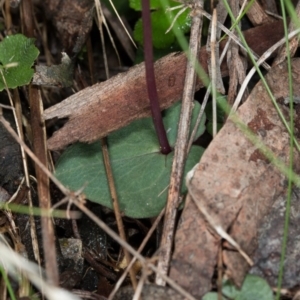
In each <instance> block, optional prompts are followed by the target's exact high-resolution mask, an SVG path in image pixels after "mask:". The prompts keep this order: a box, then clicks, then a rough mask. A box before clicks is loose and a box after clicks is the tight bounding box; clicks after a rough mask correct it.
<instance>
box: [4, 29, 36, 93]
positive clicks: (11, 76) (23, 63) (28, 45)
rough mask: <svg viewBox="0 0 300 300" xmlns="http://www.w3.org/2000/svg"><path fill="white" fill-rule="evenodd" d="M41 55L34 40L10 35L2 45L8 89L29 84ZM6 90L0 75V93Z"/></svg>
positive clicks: (18, 35) (20, 35)
mask: <svg viewBox="0 0 300 300" xmlns="http://www.w3.org/2000/svg"><path fill="white" fill-rule="evenodd" d="M38 54H39V50H38V49H37V48H36V47H35V46H34V41H33V39H29V38H26V37H25V36H24V35H22V34H16V35H9V36H7V37H6V38H5V39H4V40H3V41H2V42H1V43H0V63H1V69H2V72H3V76H4V78H5V81H6V84H7V86H8V88H16V87H18V86H22V85H25V84H28V83H29V82H30V80H31V78H32V76H33V73H34V70H33V69H32V65H33V63H34V61H35V59H36V58H37V56H38ZM4 88H5V83H4V81H3V77H2V75H1V74H0V91H2V90H3V89H4Z"/></svg>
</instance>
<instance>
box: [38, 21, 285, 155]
mask: <svg viewBox="0 0 300 300" xmlns="http://www.w3.org/2000/svg"><path fill="white" fill-rule="evenodd" d="M283 34H284V33H283V27H282V22H281V21H277V22H274V23H272V24H266V25H263V26H258V27H255V28H253V29H249V30H247V31H245V32H244V35H245V38H246V40H247V43H248V45H249V46H250V48H252V50H253V51H254V52H256V53H257V54H258V55H261V54H262V53H263V52H265V51H266V50H267V49H268V48H269V47H271V46H272V45H273V44H274V43H276V42H277V41H278V40H280V39H281V38H282V37H283ZM224 43H225V41H223V42H222V43H221V45H220V47H221V48H222V46H223V45H224ZM199 62H200V64H201V66H202V68H203V69H204V71H205V72H207V53H206V49H205V47H202V48H201V50H200V55H199ZM185 66H186V56H185V54H184V53H183V52H177V53H171V54H169V55H167V56H165V57H163V58H161V59H160V60H158V61H157V62H156V63H155V77H156V82H157V91H158V96H159V101H160V107H161V109H162V110H163V109H165V108H167V107H170V106H171V105H172V104H173V103H175V102H176V101H179V100H180V98H181V96H182V91H183V85H184V78H185ZM221 74H222V76H223V77H224V76H227V75H228V68H227V66H226V64H225V63H224V64H222V66H221ZM201 87H203V83H202V82H201V81H200V80H198V81H197V84H196V90H199V89H200V88H201ZM150 115H151V113H150V105H149V99H148V96H147V90H146V80H145V67H144V63H141V64H139V65H137V66H134V67H132V68H131V69H130V70H129V71H128V72H126V73H121V74H119V75H117V76H115V77H112V78H111V79H109V80H107V81H105V82H101V83H97V84H95V85H93V86H91V87H88V88H86V89H84V90H82V91H80V92H78V93H76V94H74V95H72V96H70V97H68V98H67V99H65V100H64V101H62V102H60V103H58V104H56V105H54V106H52V107H50V108H48V109H46V110H45V112H44V119H45V120H49V119H53V118H68V121H67V122H66V124H65V125H64V126H63V127H62V128H60V129H59V130H58V131H56V132H55V133H54V134H53V136H52V137H51V138H50V139H49V140H48V147H49V149H50V150H57V149H62V148H64V147H66V146H67V145H68V144H71V143H74V142H77V141H80V142H88V143H90V142H93V141H95V140H97V139H100V138H102V137H104V136H107V135H108V134H109V133H110V132H112V131H114V130H117V129H119V128H121V127H124V126H126V125H128V124H129V123H130V122H132V121H133V120H136V119H139V118H143V117H147V116H150Z"/></svg>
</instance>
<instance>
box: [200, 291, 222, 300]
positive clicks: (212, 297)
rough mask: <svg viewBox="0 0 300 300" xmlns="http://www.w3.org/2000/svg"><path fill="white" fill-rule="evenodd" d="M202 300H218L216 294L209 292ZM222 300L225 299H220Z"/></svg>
mask: <svg viewBox="0 0 300 300" xmlns="http://www.w3.org/2000/svg"><path fill="white" fill-rule="evenodd" d="M202 300H218V293H215V292H209V293H207V294H205V295H204V296H203V297H202ZM222 300H225V298H224V297H222Z"/></svg>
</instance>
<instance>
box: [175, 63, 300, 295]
mask: <svg viewBox="0 0 300 300" xmlns="http://www.w3.org/2000/svg"><path fill="white" fill-rule="evenodd" d="M292 69H293V80H294V85H293V89H294V93H295V95H300V71H299V70H300V59H295V60H293V68H292ZM266 80H267V82H268V84H269V86H270V88H271V90H272V92H273V94H274V96H275V98H276V99H279V98H281V97H283V98H285V97H287V96H288V93H289V88H288V73H287V65H286V63H283V64H281V65H279V66H276V67H274V68H273V69H272V70H271V71H270V72H269V73H268V74H267V76H266ZM283 109H284V110H286V108H283ZM238 116H239V118H240V120H241V121H242V122H244V123H245V124H247V125H248V126H249V127H250V129H251V130H252V131H253V132H254V133H255V134H256V135H257V137H258V138H259V139H260V140H262V141H263V143H264V144H265V145H266V146H267V147H268V148H269V149H271V150H272V151H273V153H274V155H275V156H276V157H278V158H280V159H281V160H282V161H283V162H284V163H288V160H289V135H288V133H287V131H286V129H285V127H284V125H283V124H282V122H281V120H280V119H279V117H278V114H277V112H276V110H275V108H274V106H273V104H272V102H271V100H270V98H269V96H268V94H267V92H266V90H265V88H264V87H263V85H262V83H260V82H259V83H258V84H257V85H256V86H255V88H254V89H253V91H252V92H251V94H250V96H249V97H248V99H247V101H246V103H245V104H244V105H242V106H241V107H240V109H239V110H238ZM294 161H295V165H297V164H299V162H300V157H299V154H297V153H296V154H295V157H294ZM296 171H297V170H296ZM188 190H189V194H190V196H191V197H192V198H193V201H191V200H188V201H187V203H186V206H185V208H184V211H183V213H182V218H181V221H180V224H179V228H178V231H177V233H176V242H175V252H174V256H173V261H172V266H171V272H170V275H171V277H172V278H173V279H174V280H176V281H177V282H178V283H179V284H180V285H182V286H183V287H184V288H185V289H187V290H188V291H189V292H190V293H192V294H193V295H194V296H195V297H197V298H198V297H201V296H202V295H203V294H205V293H206V292H208V291H209V290H210V286H211V284H210V282H211V278H212V275H213V267H214V266H215V265H216V258H217V245H218V244H219V243H220V240H221V239H220V237H219V236H217V235H216V233H214V230H213V229H212V228H211V226H209V225H208V223H207V220H205V219H204V217H203V216H202V214H201V212H200V211H199V210H198V209H197V206H196V205H195V202H194V201H197V202H198V203H199V204H200V206H201V207H202V208H203V209H205V210H206V211H207V212H208V213H209V215H210V217H211V218H212V220H213V222H214V223H215V224H217V225H218V226H220V227H222V228H223V229H224V230H225V231H227V232H228V233H229V234H230V235H231V237H232V238H233V239H234V240H235V241H236V242H237V243H238V244H239V245H240V246H241V247H242V249H243V250H244V251H245V252H246V253H247V254H248V255H249V256H251V255H253V253H254V251H255V249H256V245H257V243H256V239H257V231H258V229H259V227H260V225H261V222H262V219H263V217H264V216H265V215H267V214H268V213H269V211H270V209H271V207H272V205H273V203H274V201H275V199H276V198H277V197H279V196H280V195H282V194H283V193H284V192H285V190H286V185H285V176H284V175H282V174H281V173H280V172H279V170H278V169H277V168H276V167H274V166H273V165H272V164H271V163H270V162H269V161H268V160H267V159H266V158H265V157H264V156H263V155H261V154H260V152H259V149H257V148H256V147H255V146H254V145H253V144H252V143H251V142H250V141H249V140H248V139H247V138H246V137H245V134H244V133H243V132H242V131H241V130H240V129H239V128H238V126H237V125H235V124H234V122H233V121H232V120H231V119H229V120H228V121H227V122H226V124H225V125H224V127H223V128H222V130H221V131H220V132H219V134H218V135H217V137H216V138H215V139H214V140H213V141H212V143H211V144H210V145H209V147H208V148H207V150H206V151H205V153H204V155H203V156H202V158H201V161H200V163H199V164H198V165H197V167H196V168H195V170H194V174H193V177H192V178H191V179H190V181H189V184H188ZM209 223H211V222H209ZM227 246H228V245H227ZM228 247H229V246H228ZM229 248H230V247H229ZM223 257H224V263H225V264H226V266H227V273H228V274H229V275H230V276H231V278H232V279H233V280H234V282H235V283H236V284H237V285H238V286H240V285H241V284H242V282H243V278H244V276H245V274H246V272H247V271H248V269H249V265H247V263H246V262H245V260H244V258H242V257H241V255H240V254H239V253H238V252H236V251H235V250H233V249H228V248H227V249H225V250H224V251H223ZM196 279H197V280H196Z"/></svg>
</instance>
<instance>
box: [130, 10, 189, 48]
mask: <svg viewBox="0 0 300 300" xmlns="http://www.w3.org/2000/svg"><path fill="white" fill-rule="evenodd" d="M167 14H169V15H170V16H172V17H171V20H173V19H174V17H175V15H176V13H175V12H173V11H170V12H165V10H163V9H158V10H156V11H154V12H152V13H151V24H152V43H153V46H154V47H155V48H157V49H163V48H168V47H170V46H171V45H172V44H174V42H175V35H174V33H173V31H172V30H170V31H169V32H168V33H166V31H167V30H168V29H169V27H170V25H171V23H170V21H169V18H168V16H167ZM174 26H175V27H177V28H178V29H180V30H181V31H182V32H183V33H187V32H189V30H190V26H191V18H190V16H189V11H188V10H186V11H185V12H183V13H182V14H181V15H180V16H179V17H178V18H177V20H176V22H175V24H174ZM133 35H134V39H135V40H136V41H137V42H138V43H140V44H143V26H142V19H139V20H138V21H137V23H136V24H135V28H134V33H133Z"/></svg>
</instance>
